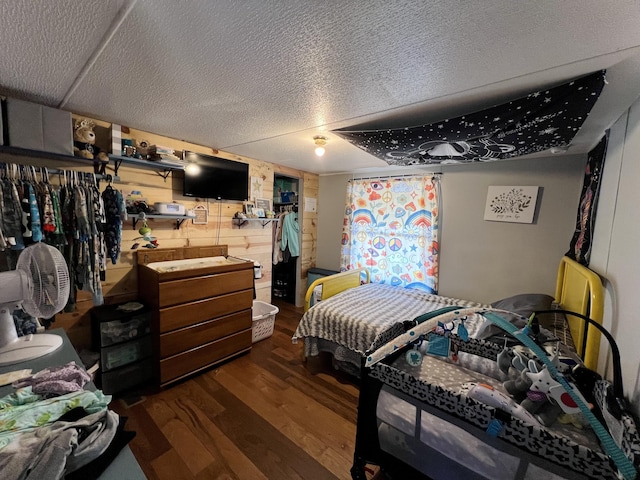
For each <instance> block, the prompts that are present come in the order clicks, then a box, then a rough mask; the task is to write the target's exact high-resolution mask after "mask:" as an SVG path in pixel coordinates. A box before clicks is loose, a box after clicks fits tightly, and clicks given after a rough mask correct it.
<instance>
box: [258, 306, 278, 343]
mask: <svg viewBox="0 0 640 480" xmlns="http://www.w3.org/2000/svg"><path fill="white" fill-rule="evenodd" d="M279 311H280V310H279V309H278V307H276V306H275V305H271V304H270V303H267V302H261V301H260V300H254V301H253V309H252V319H253V327H252V330H251V334H252V335H251V337H252V338H251V340H252V341H253V343H256V342H258V341H260V340H264V339H265V338H268V337H270V336H271V335H273V327H274V325H275V323H276V314H277V313H278V312H279Z"/></svg>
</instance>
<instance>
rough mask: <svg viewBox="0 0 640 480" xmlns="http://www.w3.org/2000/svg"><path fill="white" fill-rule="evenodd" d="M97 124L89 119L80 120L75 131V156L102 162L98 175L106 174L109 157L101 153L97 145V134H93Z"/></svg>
mask: <svg viewBox="0 0 640 480" xmlns="http://www.w3.org/2000/svg"><path fill="white" fill-rule="evenodd" d="M94 127H95V124H94V123H93V122H92V121H90V120H87V119H82V120H79V121H78V122H77V123H76V124H75V127H74V129H73V154H74V155H75V156H76V157H82V158H86V159H89V160H97V161H98V162H100V164H101V165H100V166H99V168H97V170H99V171H98V172H96V173H104V171H105V167H106V165H107V163H109V157H108V156H107V154H106V153H104V152H101V151H100V147H98V146H97V145H96V144H95V143H96V134H95V133H94V132H93V129H94Z"/></svg>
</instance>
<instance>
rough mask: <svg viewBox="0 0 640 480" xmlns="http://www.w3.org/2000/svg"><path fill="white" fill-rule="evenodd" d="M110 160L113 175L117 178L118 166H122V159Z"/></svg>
mask: <svg viewBox="0 0 640 480" xmlns="http://www.w3.org/2000/svg"><path fill="white" fill-rule="evenodd" d="M112 160H113V175H114V176H115V177H117V176H118V169H119V168H120V165H122V159H119V158H114V159H112Z"/></svg>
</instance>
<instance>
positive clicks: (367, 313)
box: [293, 283, 486, 368]
mask: <svg viewBox="0 0 640 480" xmlns="http://www.w3.org/2000/svg"><path fill="white" fill-rule="evenodd" d="M449 305H458V306H460V307H486V305H482V304H480V303H476V302H470V301H467V300H460V299H456V298H449V297H443V296H440V295H432V294H429V293H426V292H423V291H420V290H416V289H409V288H403V287H394V286H391V285H386V284H379V283H367V284H365V285H361V286H359V287H357V288H351V289H349V290H345V291H344V292H341V293H339V294H337V295H334V296H333V297H331V298H328V299H326V300H323V301H321V302H319V303H317V304H315V305H314V306H313V307H312V308H310V309H309V310H308V311H307V312H306V313H305V314H304V315H303V317H302V319H301V320H300V324H299V325H298V328H297V329H296V331H295V333H294V335H293V341H294V342H296V341H297V340H298V339H304V341H305V354H306V355H308V356H309V355H317V354H318V351H330V352H331V353H333V354H334V355H335V354H336V352H337V353H338V354H339V355H340V357H342V358H338V359H339V360H344V361H351V362H352V363H354V361H355V363H356V365H357V367H358V368H359V364H360V360H359V359H360V358H361V356H362V355H364V353H365V352H367V351H369V350H375V349H377V348H379V347H380V346H382V345H384V344H385V343H387V342H388V341H389V340H391V339H392V338H394V337H396V336H398V335H400V334H402V333H404V330H405V329H404V326H403V322H405V321H407V320H413V319H414V318H416V317H418V316H420V315H422V314H424V313H426V312H431V311H434V310H437V309H440V308H442V307H446V306H449ZM469 327H470V326H469ZM471 328H472V327H471ZM471 333H472V332H471V331H470V334H471Z"/></svg>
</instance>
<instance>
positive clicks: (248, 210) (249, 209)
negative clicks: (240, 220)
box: [242, 202, 256, 216]
mask: <svg viewBox="0 0 640 480" xmlns="http://www.w3.org/2000/svg"><path fill="white" fill-rule="evenodd" d="M254 208H256V206H255V204H254V203H253V202H243V203H242V211H243V213H244V214H245V215H249V216H251V215H253V209H254Z"/></svg>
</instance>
